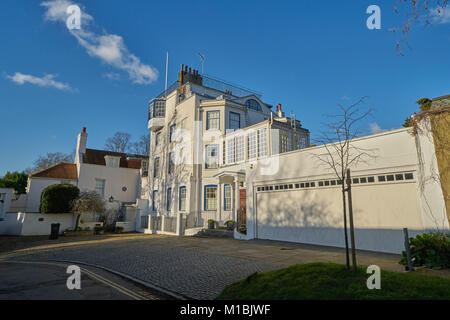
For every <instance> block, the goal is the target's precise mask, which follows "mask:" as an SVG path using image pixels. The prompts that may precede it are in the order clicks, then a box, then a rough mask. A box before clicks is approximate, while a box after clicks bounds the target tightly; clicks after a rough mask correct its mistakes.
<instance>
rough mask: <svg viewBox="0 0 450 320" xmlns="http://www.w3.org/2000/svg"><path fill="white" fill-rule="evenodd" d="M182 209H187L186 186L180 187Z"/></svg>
mask: <svg viewBox="0 0 450 320" xmlns="http://www.w3.org/2000/svg"><path fill="white" fill-rule="evenodd" d="M179 197H180V208H179V209H180V210H181V211H185V210H186V187H181V188H180V196H179Z"/></svg>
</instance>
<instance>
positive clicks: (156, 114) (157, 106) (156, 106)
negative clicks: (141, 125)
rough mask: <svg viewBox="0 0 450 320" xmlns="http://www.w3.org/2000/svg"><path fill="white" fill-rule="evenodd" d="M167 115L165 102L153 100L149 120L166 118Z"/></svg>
mask: <svg viewBox="0 0 450 320" xmlns="http://www.w3.org/2000/svg"><path fill="white" fill-rule="evenodd" d="M165 115H166V102H165V101H164V100H153V101H152V102H150V105H149V110H148V118H149V120H150V119H153V118H164V117H165Z"/></svg>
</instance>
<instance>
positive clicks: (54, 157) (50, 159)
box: [25, 152, 75, 173]
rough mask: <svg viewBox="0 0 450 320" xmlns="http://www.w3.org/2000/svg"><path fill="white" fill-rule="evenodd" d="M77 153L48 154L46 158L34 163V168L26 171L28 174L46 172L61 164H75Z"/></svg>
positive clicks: (40, 158) (43, 157) (38, 159)
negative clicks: (45, 170)
mask: <svg viewBox="0 0 450 320" xmlns="http://www.w3.org/2000/svg"><path fill="white" fill-rule="evenodd" d="M74 156H75V153H74V152H72V153H62V152H53V153H51V152H48V153H47V154H46V155H44V156H39V158H37V160H36V161H34V167H32V168H28V169H26V170H25V171H26V173H33V172H36V171H40V170H44V169H47V168H50V167H51V166H54V165H56V164H58V163H60V162H69V163H71V162H73V159H74Z"/></svg>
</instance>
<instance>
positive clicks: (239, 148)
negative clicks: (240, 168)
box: [235, 135, 245, 162]
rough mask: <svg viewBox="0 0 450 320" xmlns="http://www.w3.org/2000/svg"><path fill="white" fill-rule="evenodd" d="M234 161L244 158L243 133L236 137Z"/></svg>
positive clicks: (240, 160)
mask: <svg viewBox="0 0 450 320" xmlns="http://www.w3.org/2000/svg"><path fill="white" fill-rule="evenodd" d="M235 143H236V162H242V161H244V160H245V139H244V136H243V135H240V136H237V137H236V142H235Z"/></svg>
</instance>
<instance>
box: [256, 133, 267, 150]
mask: <svg viewBox="0 0 450 320" xmlns="http://www.w3.org/2000/svg"><path fill="white" fill-rule="evenodd" d="M265 156H267V129H266V128H264V129H259V130H258V157H265Z"/></svg>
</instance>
